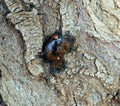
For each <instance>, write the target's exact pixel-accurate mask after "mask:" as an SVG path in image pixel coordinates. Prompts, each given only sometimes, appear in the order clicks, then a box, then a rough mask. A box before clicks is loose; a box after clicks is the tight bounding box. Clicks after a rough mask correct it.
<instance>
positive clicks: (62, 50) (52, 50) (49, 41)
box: [39, 31, 75, 74]
mask: <svg viewBox="0 0 120 106" xmlns="http://www.w3.org/2000/svg"><path fill="white" fill-rule="evenodd" d="M74 42H75V38H74V37H73V36H71V35H70V33H69V32H67V33H66V34H65V35H64V36H62V34H61V33H60V32H57V31H56V32H55V33H54V34H52V35H49V36H47V37H45V39H44V41H43V46H42V52H40V54H39V57H40V58H42V59H43V61H44V62H46V63H49V64H50V73H51V74H53V73H56V72H58V73H59V72H61V71H62V70H64V69H65V68H66V62H65V60H64V55H65V54H66V53H69V52H70V51H71V50H72V48H73V45H74Z"/></svg>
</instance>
